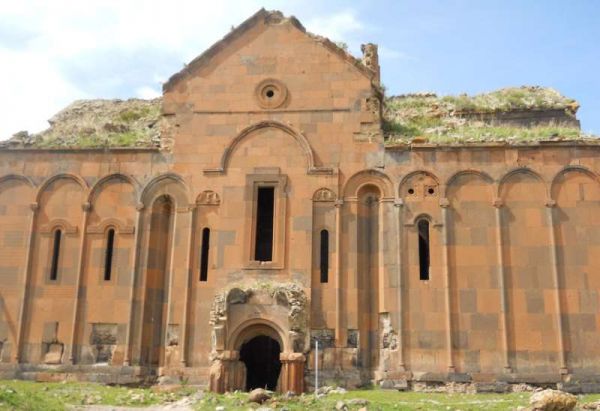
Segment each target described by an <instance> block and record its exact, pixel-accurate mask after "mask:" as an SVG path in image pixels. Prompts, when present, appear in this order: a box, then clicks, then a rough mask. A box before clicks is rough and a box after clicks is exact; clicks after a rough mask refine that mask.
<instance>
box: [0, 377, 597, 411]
mask: <svg viewBox="0 0 600 411" xmlns="http://www.w3.org/2000/svg"><path fill="white" fill-rule="evenodd" d="M194 392H196V390H195V389H194V388H192V387H185V386H182V387H179V388H177V389H175V390H173V391H169V392H156V391H155V390H153V389H151V388H126V387H110V386H105V385H100V384H92V383H34V382H27V381H0V410H31V411H35V410H44V411H46V410H48V411H54V410H56V411H58V410H65V409H69V408H71V407H70V406H74V405H75V406H77V405H111V406H130V407H145V406H149V405H156V404H169V403H172V402H174V401H177V400H179V399H181V398H184V397H186V396H189V395H192V394H193V393H194ZM247 397H248V394H247V393H231V394H225V395H217V394H212V393H206V394H205V395H204V396H203V397H202V398H201V399H200V400H199V401H198V402H196V403H195V404H193V405H192V408H193V409H196V410H207V411H208V410H211V411H214V410H215V408H216V407H218V406H224V407H225V410H248V409H255V408H259V406H258V405H257V404H249V403H248V402H247ZM529 397H530V394H529V393H512V394H440V393H416V392H398V391H393V390H378V389H371V390H355V391H349V392H348V393H346V394H330V395H327V396H324V397H322V398H319V399H316V398H315V396H314V395H312V394H305V395H302V396H299V397H293V398H290V399H285V398H283V397H280V396H276V397H275V398H273V399H272V400H270V401H269V402H267V403H265V404H263V406H266V407H269V408H271V409H277V410H282V409H287V410H289V411H299V410H303V411H305V410H334V409H335V405H336V403H337V402H338V401H344V402H345V403H346V404H347V405H348V408H349V410H351V411H352V410H358V409H359V408H361V407H363V406H364V405H361V404H359V403H357V402H356V401H355V402H354V403H353V401H352V400H356V399H363V400H367V401H368V404H367V405H366V407H367V409H368V410H370V411H374V410H443V411H448V410H461V411H468V410H510V409H515V408H516V407H518V406H527V405H528V403H529ZM597 400H600V395H598V394H596V395H586V396H581V397H580V398H579V404H583V403H587V402H593V401H597Z"/></svg>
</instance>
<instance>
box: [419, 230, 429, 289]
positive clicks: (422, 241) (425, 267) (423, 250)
mask: <svg viewBox="0 0 600 411" xmlns="http://www.w3.org/2000/svg"><path fill="white" fill-rule="evenodd" d="M417 227H418V229H419V278H420V279H421V280H429V221H427V220H420V221H419V223H418V224H417Z"/></svg>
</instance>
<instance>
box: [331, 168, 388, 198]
mask: <svg viewBox="0 0 600 411" xmlns="http://www.w3.org/2000/svg"><path fill="white" fill-rule="evenodd" d="M367 185H372V186H375V187H377V189H378V190H379V192H380V194H381V196H382V197H383V198H385V197H387V198H390V197H393V196H394V190H393V185H392V182H391V180H390V178H389V177H388V176H387V174H385V173H383V172H381V171H378V170H374V169H368V170H362V171H359V172H357V173H355V174H354V175H352V177H350V178H349V179H348V181H347V182H346V185H345V186H344V189H343V190H342V192H343V193H344V197H357V196H358V193H359V191H360V190H361V189H362V188H363V187H364V186H367Z"/></svg>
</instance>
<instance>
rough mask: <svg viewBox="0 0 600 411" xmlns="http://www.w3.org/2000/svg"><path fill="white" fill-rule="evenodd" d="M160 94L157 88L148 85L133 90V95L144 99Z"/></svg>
mask: <svg viewBox="0 0 600 411" xmlns="http://www.w3.org/2000/svg"><path fill="white" fill-rule="evenodd" d="M161 94H162V93H161V92H160V91H159V90H158V89H156V88H153V87H150V86H142V87H139V88H137V89H136V90H135V95H136V96H137V97H138V98H144V99H152V98H156V97H160V96H161Z"/></svg>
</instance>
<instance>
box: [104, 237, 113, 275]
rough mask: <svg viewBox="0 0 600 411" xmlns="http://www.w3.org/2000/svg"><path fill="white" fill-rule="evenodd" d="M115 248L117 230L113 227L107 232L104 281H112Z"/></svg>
mask: <svg viewBox="0 0 600 411" xmlns="http://www.w3.org/2000/svg"><path fill="white" fill-rule="evenodd" d="M114 248H115V230H114V228H111V229H110V230H108V233H107V234H106V253H105V254H104V281H110V278H111V275H112V265H113V264H112V262H113V251H114Z"/></svg>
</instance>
